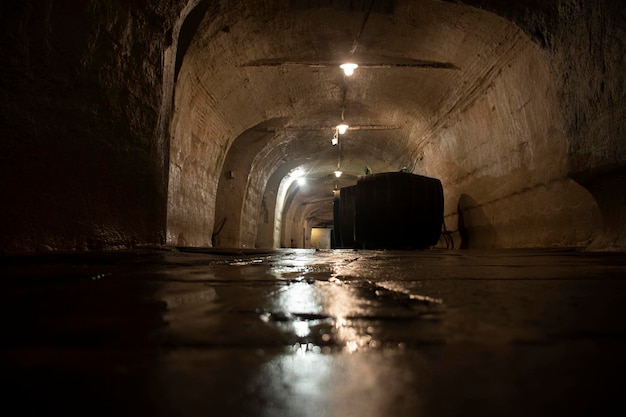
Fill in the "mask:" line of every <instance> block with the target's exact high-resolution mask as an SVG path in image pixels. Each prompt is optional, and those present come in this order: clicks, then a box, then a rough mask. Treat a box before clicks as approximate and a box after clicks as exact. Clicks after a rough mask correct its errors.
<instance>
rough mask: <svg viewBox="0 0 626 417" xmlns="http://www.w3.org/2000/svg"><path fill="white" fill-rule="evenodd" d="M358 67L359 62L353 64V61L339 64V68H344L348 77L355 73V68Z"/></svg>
mask: <svg viewBox="0 0 626 417" xmlns="http://www.w3.org/2000/svg"><path fill="white" fill-rule="evenodd" d="M358 67H359V66H358V65H357V64H353V63H346V64H341V65H339V68H341V69H342V70H343V73H344V74H345V75H346V76H348V77H349V76H351V75H352V74H354V70H355V69H357V68H358Z"/></svg>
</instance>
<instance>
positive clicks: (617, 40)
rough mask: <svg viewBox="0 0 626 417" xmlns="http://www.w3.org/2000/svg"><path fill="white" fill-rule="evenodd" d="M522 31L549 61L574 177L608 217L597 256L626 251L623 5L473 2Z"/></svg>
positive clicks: (598, 0) (567, 0)
mask: <svg viewBox="0 0 626 417" xmlns="http://www.w3.org/2000/svg"><path fill="white" fill-rule="evenodd" d="M464 3H468V4H472V5H477V6H480V7H484V8H486V9H489V10H492V11H494V12H495V13H498V14H500V15H502V16H504V17H506V18H509V19H511V20H512V21H513V22H514V23H516V24H517V25H519V27H521V28H522V29H523V30H524V31H525V32H526V33H527V34H528V35H529V36H530V37H531V38H532V39H533V40H534V41H535V42H536V43H537V44H538V45H540V46H541V47H543V48H544V50H545V51H546V53H547V54H548V57H549V65H550V71H551V73H552V76H553V78H554V80H555V86H556V89H557V99H558V107H559V109H560V110H561V115H562V117H563V123H564V133H565V138H566V143H567V154H568V162H567V165H568V168H567V169H568V173H569V176H570V177H571V178H573V179H575V180H576V181H577V182H579V183H580V184H581V185H583V186H584V187H585V188H587V189H588V190H589V191H590V192H591V193H592V194H593V196H594V198H595V199H596V202H597V204H598V206H599V209H600V212H601V214H602V223H603V226H602V230H601V231H600V233H598V234H597V235H596V236H595V238H594V242H592V244H591V245H590V249H597V250H602V249H604V250H624V248H626V216H624V215H623V212H624V207H626V138H625V137H626V117H624V116H625V115H626V71H624V68H626V41H624V39H626V7H625V5H624V2H623V1H613V0H584V1H579V0H558V1H555V2H540V1H536V0H524V1H520V2H515V3H514V4H512V3H511V2H502V1H500V0H469V1H465V2H464Z"/></svg>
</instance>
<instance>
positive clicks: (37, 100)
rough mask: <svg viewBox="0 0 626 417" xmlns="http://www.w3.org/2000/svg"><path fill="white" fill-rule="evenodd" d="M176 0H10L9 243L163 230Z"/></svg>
mask: <svg viewBox="0 0 626 417" xmlns="http://www.w3.org/2000/svg"><path fill="white" fill-rule="evenodd" d="M174 3H177V2H173V1H172V2H169V1H161V2H156V3H151V4H148V3H147V2H144V1H100V0H98V1H96V0H94V1H50V0H48V1H29V0H25V1H20V2H3V3H2V6H0V16H2V17H1V20H2V21H1V23H2V24H1V25H0V31H1V36H0V38H1V39H2V44H1V48H2V57H3V61H4V64H3V66H2V70H1V71H2V74H1V76H0V91H1V94H2V98H1V100H0V106H1V108H0V126H1V127H2V140H1V141H0V155H1V156H0V158H1V163H0V188H2V190H3V204H2V205H1V207H0V218H1V219H2V220H1V223H0V251H1V252H7V253H24V252H36V251H49V250H85V249H110V248H122V247H132V246H135V245H142V244H159V243H162V242H163V240H164V226H165V207H166V186H167V170H166V167H167V159H168V150H167V141H166V137H164V136H163V131H162V130H163V129H162V125H161V122H162V120H161V119H160V116H162V115H161V105H162V102H161V96H162V79H163V64H164V63H163V62H162V58H163V51H164V49H165V48H166V47H167V46H168V45H170V44H171V42H172V39H171V36H172V33H171V29H172V27H173V25H174V19H175V17H176V16H177V14H178V8H179V7H180V5H178V4H174Z"/></svg>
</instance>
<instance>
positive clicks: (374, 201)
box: [342, 172, 443, 249]
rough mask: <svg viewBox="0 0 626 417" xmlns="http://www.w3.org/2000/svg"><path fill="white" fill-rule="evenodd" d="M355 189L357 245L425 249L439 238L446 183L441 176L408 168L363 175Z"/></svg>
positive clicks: (355, 234)
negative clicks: (437, 176)
mask: <svg viewBox="0 0 626 417" xmlns="http://www.w3.org/2000/svg"><path fill="white" fill-rule="evenodd" d="M355 191H356V192H355V196H354V207H355V210H354V239H355V242H354V243H355V245H356V246H358V247H362V248H364V249H425V248H427V247H429V246H433V245H435V244H437V242H438V241H439V236H440V234H441V227H442V224H443V187H442V185H441V181H439V180H438V179H436V178H429V177H424V176H421V175H415V174H410V173H406V172H385V173H380V174H370V175H363V176H360V177H359V179H358V181H357V185H356V190H355ZM342 193H343V189H342ZM342 197H343V195H342ZM342 235H343V231H342ZM344 243H345V240H344Z"/></svg>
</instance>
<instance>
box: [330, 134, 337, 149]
mask: <svg viewBox="0 0 626 417" xmlns="http://www.w3.org/2000/svg"><path fill="white" fill-rule="evenodd" d="M330 143H332V144H333V146H335V145H337V144H338V143H339V133H338V132H337V131H336V130H335V134H334V135H333V138H332V139H331V140H330Z"/></svg>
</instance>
